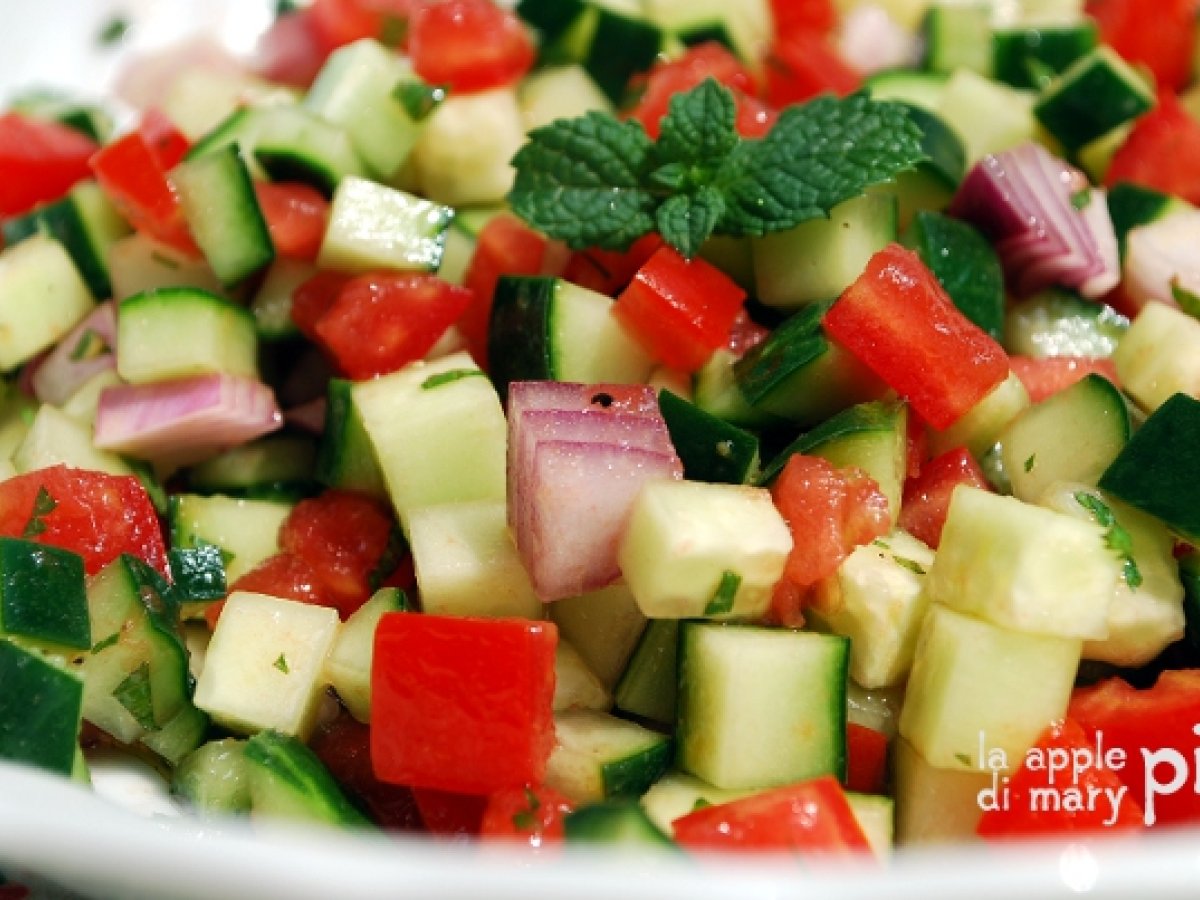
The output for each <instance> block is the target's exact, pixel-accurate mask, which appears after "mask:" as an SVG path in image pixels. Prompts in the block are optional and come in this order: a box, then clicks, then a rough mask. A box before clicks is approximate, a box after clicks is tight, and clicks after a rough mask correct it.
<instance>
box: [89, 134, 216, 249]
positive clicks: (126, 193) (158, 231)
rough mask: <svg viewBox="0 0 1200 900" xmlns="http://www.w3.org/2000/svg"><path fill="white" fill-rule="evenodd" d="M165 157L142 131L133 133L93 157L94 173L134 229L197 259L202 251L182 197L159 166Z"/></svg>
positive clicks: (165, 171)
mask: <svg viewBox="0 0 1200 900" xmlns="http://www.w3.org/2000/svg"><path fill="white" fill-rule="evenodd" d="M163 153H164V150H163V148H162V147H161V146H160V145H159V144H158V143H157V142H154V143H152V142H151V140H149V139H147V136H146V135H145V134H144V133H143V132H142V131H140V130H139V131H131V132H130V133H129V134H127V135H125V136H124V137H121V138H118V139H117V140H115V141H113V142H112V143H111V144H108V145H107V146H106V147H104V148H103V149H102V150H100V151H99V152H98V153H96V155H95V156H93V157H92V159H91V167H92V172H94V173H95V175H96V180H97V181H99V182H100V186H101V187H102V188H103V189H104V192H105V193H106V194H107V195H108V197H109V199H110V200H112V202H113V204H114V205H115V206H116V207H117V210H118V211H119V212H120V213H121V215H122V216H124V217H125V218H126V219H127V220H128V221H129V223H130V224H131V225H133V227H134V228H136V229H137V230H138V231H141V232H144V233H145V234H148V235H150V236H151V237H153V238H155V239H157V240H160V241H162V242H163V243H166V244H170V245H171V246H172V247H175V248H176V249H178V250H182V251H183V252H185V253H189V254H191V255H193V256H196V255H198V254H199V252H200V251H199V250H198V249H197V247H196V243H195V241H193V240H192V236H191V232H190V231H189V229H188V224H187V221H186V220H185V219H184V216H183V208H182V206H180V203H179V195H178V194H177V193H176V192H175V188H174V187H173V186H172V184H171V180H170V178H169V177H168V175H167V170H166V168H165V167H164V166H163V165H161V164H160V162H159V158H160V155H161V154H163Z"/></svg>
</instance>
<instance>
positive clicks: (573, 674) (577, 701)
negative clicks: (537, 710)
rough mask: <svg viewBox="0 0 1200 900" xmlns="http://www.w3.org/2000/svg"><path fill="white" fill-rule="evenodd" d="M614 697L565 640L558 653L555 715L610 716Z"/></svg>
mask: <svg viewBox="0 0 1200 900" xmlns="http://www.w3.org/2000/svg"><path fill="white" fill-rule="evenodd" d="M611 708H612V694H610V693H609V691H608V688H606V687H605V686H604V685H603V684H601V683H600V679H599V678H597V677H596V674H595V673H594V672H593V671H592V670H591V669H589V668H588V667H587V663H585V662H584V661H583V657H582V656H580V655H579V651H578V650H576V649H575V648H574V647H572V646H571V644H570V643H569V642H567V641H564V640H563V639H562V638H561V637H560V638H559V641H558V646H557V647H556V648H555V650H554V711H555V712H568V711H571V710H581V709H583V710H593V711H595V712H608V711H609V710H610V709H611Z"/></svg>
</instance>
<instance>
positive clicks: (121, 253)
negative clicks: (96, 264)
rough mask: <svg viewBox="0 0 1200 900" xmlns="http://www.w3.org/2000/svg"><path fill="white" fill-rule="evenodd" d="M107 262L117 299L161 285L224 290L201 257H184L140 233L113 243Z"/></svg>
mask: <svg viewBox="0 0 1200 900" xmlns="http://www.w3.org/2000/svg"><path fill="white" fill-rule="evenodd" d="M108 262H109V269H110V271H111V273H112V286H113V298H114V299H115V300H118V301H121V300H124V299H125V298H127V297H132V296H134V295H135V294H141V293H145V292H146V291H156V290H159V289H161V288H175V287H179V288H181V287H186V288H194V289H197V290H202V291H207V292H208V293H210V294H218V295H220V294H223V293H224V291H225V289H224V287H222V286H221V282H220V281H218V280H217V276H216V275H214V274H213V270H212V267H211V266H209V264H208V263H207V262H206V261H205V260H204V259H200V258H193V257H191V256H188V255H187V254H186V253H184V252H183V251H182V250H176V249H175V248H174V247H171V246H169V245H167V244H162V243H159V242H158V241H156V240H154V238H152V237H149V236H148V235H145V234H142V233H141V232H134V233H133V234H131V235H129V236H128V237H124V238H121V239H120V240H119V241H117V242H116V243H114V244H113V245H112V247H111V248H109V251H108Z"/></svg>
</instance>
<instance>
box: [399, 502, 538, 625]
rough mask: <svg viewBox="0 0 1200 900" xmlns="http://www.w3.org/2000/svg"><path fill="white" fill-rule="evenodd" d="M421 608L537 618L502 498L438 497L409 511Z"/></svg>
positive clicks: (438, 612) (433, 611)
mask: <svg viewBox="0 0 1200 900" xmlns="http://www.w3.org/2000/svg"><path fill="white" fill-rule="evenodd" d="M408 531H409V536H408V540H409V547H410V548H411V550H412V556H413V564H414V566H415V568H416V574H417V585H418V586H419V587H420V590H421V609H423V610H424V611H425V612H427V613H430V614H432V615H441V616H490V617H494V618H499V617H504V616H515V617H518V618H522V619H540V618H541V617H542V602H541V601H540V600H538V598H537V595H536V594H534V592H533V585H532V584H530V581H529V575H528V574H527V573H526V572H525V567H524V565H522V563H521V558H520V557H519V556H518V555H517V548H516V545H515V544H514V543H513V540H512V536H511V535H510V534H509V531H508V521H507V507H506V506H505V504H504V502H503V501H501V500H473V501H467V502H464V503H442V504H438V505H437V506H425V507H421V508H419V509H415V510H413V511H412V513H411V514H410V516H409V523H408Z"/></svg>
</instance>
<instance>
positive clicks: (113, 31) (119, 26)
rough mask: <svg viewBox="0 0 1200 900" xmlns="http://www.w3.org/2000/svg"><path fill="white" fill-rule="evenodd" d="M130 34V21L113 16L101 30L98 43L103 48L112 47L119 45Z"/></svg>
mask: <svg viewBox="0 0 1200 900" xmlns="http://www.w3.org/2000/svg"><path fill="white" fill-rule="evenodd" d="M128 33H129V20H128V19H126V18H125V17H124V16H113V17H112V18H111V19H109V20H108V21H107V22H105V23H104V25H103V26H102V27H101V28H100V32H99V33H98V34H97V35H96V43H98V44H99V45H100V46H101V47H111V46H113V44H116V43H119V42H120V40H121V38H123V37H125V35H126V34H128Z"/></svg>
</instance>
